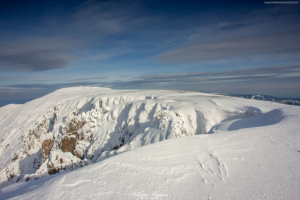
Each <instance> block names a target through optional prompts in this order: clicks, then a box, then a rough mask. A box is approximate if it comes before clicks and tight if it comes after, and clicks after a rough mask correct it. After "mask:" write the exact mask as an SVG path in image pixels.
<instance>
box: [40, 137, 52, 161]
mask: <svg viewBox="0 0 300 200" xmlns="http://www.w3.org/2000/svg"><path fill="white" fill-rule="evenodd" d="M52 145H53V139H46V140H44V141H43V144H42V149H41V150H42V157H43V159H44V160H46V159H47V158H48V155H49V152H50V150H51V148H52Z"/></svg>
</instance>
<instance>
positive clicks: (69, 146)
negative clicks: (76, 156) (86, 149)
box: [60, 136, 76, 152]
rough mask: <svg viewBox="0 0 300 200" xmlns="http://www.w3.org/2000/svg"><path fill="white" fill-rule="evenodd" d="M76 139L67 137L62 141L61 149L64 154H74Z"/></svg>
mask: <svg viewBox="0 0 300 200" xmlns="http://www.w3.org/2000/svg"><path fill="white" fill-rule="evenodd" d="M75 142H76V139H75V138H74V137H68V136H65V137H64V138H62V139H61V143H60V148H61V150H62V151H63V152H73V151H74V149H75Z"/></svg>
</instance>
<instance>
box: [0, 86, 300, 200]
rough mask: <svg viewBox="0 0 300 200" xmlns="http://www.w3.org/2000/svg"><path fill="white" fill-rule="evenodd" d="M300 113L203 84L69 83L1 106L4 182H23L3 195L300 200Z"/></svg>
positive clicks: (6, 188)
mask: <svg viewBox="0 0 300 200" xmlns="http://www.w3.org/2000/svg"><path fill="white" fill-rule="evenodd" d="M299 111H300V109H299V108H298V107H293V106H286V105H281V104H277V103H270V102H263V101H257V100H247V99H239V98H232V97H224V96H218V95H211V94H203V93H196V92H181V91H133V90H130V91H117V90H111V89H105V88H80V87H78V88H66V89H61V90H58V91H56V92H53V93H51V94H49V95H46V96H44V97H42V98H40V99H36V100H34V101H31V102H28V103H26V104H24V105H9V106H5V107H3V108H0V131H1V133H0V134H1V138H0V139H1V151H0V153H1V154H0V155H1V157H0V159H1V160H0V165H1V174H0V178H1V184H2V187H3V186H5V185H9V184H10V183H12V182H18V183H16V184H13V185H10V186H7V187H5V188H3V189H1V197H3V198H9V197H16V198H17V199H19V198H21V197H22V198H25V199H26V198H28V199H29V198H30V199H32V198H36V199H39V198H42V197H43V198H49V199H61V198H65V199H70V198H71V199H75V198H76V199H78V198H101V199H113V198H116V199H151V198H154V197H155V198H156V199H158V198H159V199H187V198H188V199H202V198H204V199H210V198H212V199H224V198H225V199H228V198H233V199H241V198H246V199H257V198H267V199H274V198H284V199H296V198H298V195H299V194H300V190H299V189H298V188H299V187H298V185H299V183H300V182H299V180H300V179H299V178H300V177H299V176H300V159H299V156H300V154H299V152H300V141H299V140H300V138H299V133H300V125H299V122H300V120H299V113H300V112H299ZM205 133H208V134H205ZM183 136H189V137H184V138H178V137H183ZM175 138H177V139H175ZM170 139H171V140H170ZM163 140H167V141H163ZM159 141H163V142H159ZM152 143H155V144H152ZM150 144H151V145H150ZM145 145H147V146H145ZM142 146H143V147H142ZM144 146H145V147H144ZM138 147H142V148H138ZM93 163H95V164H93ZM85 165H89V166H85ZM83 166H85V167H84V168H82V169H78V170H75V171H72V172H68V173H59V172H65V171H71V170H73V169H76V168H80V167H83ZM55 173H58V174H56V175H53V176H48V177H44V178H41V177H43V176H47V175H49V174H55ZM34 179H39V180H36V181H32V180H34Z"/></svg>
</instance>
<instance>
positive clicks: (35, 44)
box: [0, 38, 78, 71]
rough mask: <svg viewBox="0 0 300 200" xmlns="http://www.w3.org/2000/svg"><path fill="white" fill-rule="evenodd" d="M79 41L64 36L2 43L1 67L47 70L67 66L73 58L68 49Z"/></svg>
mask: <svg viewBox="0 0 300 200" xmlns="http://www.w3.org/2000/svg"><path fill="white" fill-rule="evenodd" d="M77 45H78V42H76V41H74V40H70V39H64V38H37V39H28V40H26V41H18V42H7V43H1V44H0V69H2V70H9V71H46V70H52V69H60V68H65V67H67V66H68V64H69V63H70V62H71V60H72V56H71V55H70V54H69V53H68V51H72V48H74V47H75V46H77Z"/></svg>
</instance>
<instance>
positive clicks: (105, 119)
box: [0, 88, 278, 187]
mask: <svg viewBox="0 0 300 200" xmlns="http://www.w3.org/2000/svg"><path fill="white" fill-rule="evenodd" d="M226 98H227V99H228V97H222V96H213V95H209V94H202V93H185V92H179V91H116V90H110V89H105V88H67V89H61V90H58V91H56V92H54V93H51V94H49V95H46V96H44V97H42V98H40V99H36V100H34V101H31V102H29V103H27V104H24V105H8V106H5V107H3V108H1V109H0V111H1V114H0V119H1V121H0V136H1V138H0V141H1V147H0V165H1V169H0V170H1V171H0V184H1V187H3V186H5V185H8V184H10V183H13V182H18V181H29V180H34V179H38V178H40V177H43V176H46V175H49V174H55V173H59V172H62V171H69V170H73V169H77V168H80V167H83V166H85V165H88V164H91V163H94V162H99V161H102V160H104V159H106V158H108V157H110V156H113V155H116V154H118V153H121V152H124V151H128V150H131V149H135V148H138V147H141V146H145V145H148V144H151V143H155V142H159V141H163V140H168V139H172V138H177V137H183V136H190V135H195V134H205V133H214V132H217V131H219V130H223V131H224V130H226V131H227V130H231V129H232V130H235V129H237V128H246V127H245V125H243V121H238V120H243V119H244V120H245V119H247V118H249V117H253V116H259V115H261V114H263V113H264V112H265V111H263V110H261V109H259V108H256V107H247V106H239V107H237V106H233V105H232V106H226V107H224V106H223V105H222V103H223V102H224V100H226ZM232 99H233V98H232ZM232 99H231V100H232ZM235 100H236V99H235ZM249 102H252V103H256V104H257V101H254V100H251V101H250V100H249ZM249 102H248V103H249ZM240 105H241V104H240ZM245 105H246V104H245ZM256 106H258V105H256ZM263 108H264V109H266V106H264V107H263ZM266 111H270V110H266ZM273 112H278V111H273ZM270 113H271V114H272V111H271V112H270ZM271 114H269V115H271ZM233 120H235V121H234V122H235V124H232V123H230V124H228V123H227V124H226V122H228V121H230V122H233ZM259 120H260V119H258V121H259ZM252 121H253V120H252ZM270 123H276V120H275V121H274V122H273V121H272V122H270ZM270 123H269V124H270ZM247 124H249V123H247ZM230 125H231V127H230ZM262 125H268V124H262ZM253 126H255V121H254V125H253ZM224 127H225V128H224Z"/></svg>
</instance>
